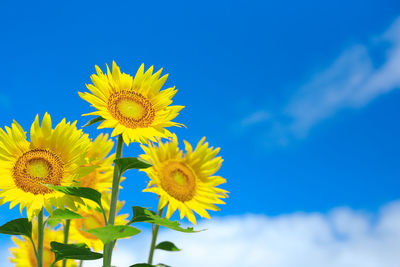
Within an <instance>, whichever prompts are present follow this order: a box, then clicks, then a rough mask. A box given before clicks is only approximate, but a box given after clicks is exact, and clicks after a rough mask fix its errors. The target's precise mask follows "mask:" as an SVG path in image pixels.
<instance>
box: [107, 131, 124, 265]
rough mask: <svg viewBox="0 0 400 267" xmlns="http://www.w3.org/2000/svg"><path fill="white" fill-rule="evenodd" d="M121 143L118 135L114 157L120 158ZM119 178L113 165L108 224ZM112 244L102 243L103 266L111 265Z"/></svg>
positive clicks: (114, 210) (114, 213) (114, 203)
mask: <svg viewBox="0 0 400 267" xmlns="http://www.w3.org/2000/svg"><path fill="white" fill-rule="evenodd" d="M123 144H124V143H123V139H122V135H119V136H118V141H117V149H116V153H115V159H119V158H121V156H122V147H123ZM120 180H121V173H120V172H119V170H118V168H117V167H116V166H115V165H114V177H113V183H112V189H111V202H110V213H109V216H108V222H107V224H109V225H114V221H115V216H116V213H117V202H118V191H119V183H120ZM114 245H115V242H110V243H108V244H105V245H104V252H103V253H104V256H103V267H111V258H112V251H113V248H114Z"/></svg>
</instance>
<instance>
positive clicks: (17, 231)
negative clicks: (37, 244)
mask: <svg viewBox="0 0 400 267" xmlns="http://www.w3.org/2000/svg"><path fill="white" fill-rule="evenodd" d="M0 234H6V235H24V236H27V237H29V238H32V222H30V221H29V220H28V219H27V218H20V219H15V220H12V221H9V222H7V223H5V224H3V225H2V226H0Z"/></svg>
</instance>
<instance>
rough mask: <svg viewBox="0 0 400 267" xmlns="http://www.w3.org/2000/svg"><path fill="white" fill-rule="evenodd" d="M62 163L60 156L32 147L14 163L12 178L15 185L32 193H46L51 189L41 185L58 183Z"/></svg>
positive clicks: (60, 176) (61, 173)
mask: <svg viewBox="0 0 400 267" xmlns="http://www.w3.org/2000/svg"><path fill="white" fill-rule="evenodd" d="M63 166H64V164H63V163H62V161H61V158H60V157H59V156H57V155H56V154H53V153H52V152H50V151H49V150H46V149H34V150H30V151H28V152H26V153H24V154H23V155H22V156H21V157H20V158H19V159H18V160H17V162H16V163H15V165H14V169H13V178H14V183H15V185H16V186H17V187H18V188H20V189H22V190H23V191H25V192H30V193H32V194H35V195H38V194H42V195H45V194H48V193H51V192H52V191H53V190H51V189H49V188H47V187H45V186H43V185H41V184H52V185H60V184H61V181H62V177H63V172H64V168H63Z"/></svg>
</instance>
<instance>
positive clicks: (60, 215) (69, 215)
mask: <svg viewBox="0 0 400 267" xmlns="http://www.w3.org/2000/svg"><path fill="white" fill-rule="evenodd" d="M82 218H83V216H81V215H79V214H78V213H75V212H73V211H71V210H69V209H56V210H54V211H53V213H52V214H51V215H50V218H49V220H58V219H61V220H72V219H82Z"/></svg>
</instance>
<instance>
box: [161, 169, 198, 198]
mask: <svg viewBox="0 0 400 267" xmlns="http://www.w3.org/2000/svg"><path fill="white" fill-rule="evenodd" d="M161 187H162V188H163V189H164V190H165V191H166V192H167V193H168V194H169V195H170V196H172V197H174V198H175V199H177V200H179V201H182V202H185V201H189V200H191V199H192V198H193V196H194V194H195V189H196V176H195V174H194V173H193V171H192V169H191V168H190V167H188V166H187V165H186V164H185V163H183V162H170V163H168V164H167V165H166V166H165V167H164V168H163V169H162V175H161Z"/></svg>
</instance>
